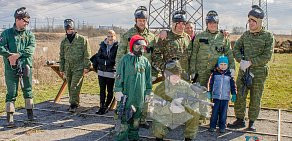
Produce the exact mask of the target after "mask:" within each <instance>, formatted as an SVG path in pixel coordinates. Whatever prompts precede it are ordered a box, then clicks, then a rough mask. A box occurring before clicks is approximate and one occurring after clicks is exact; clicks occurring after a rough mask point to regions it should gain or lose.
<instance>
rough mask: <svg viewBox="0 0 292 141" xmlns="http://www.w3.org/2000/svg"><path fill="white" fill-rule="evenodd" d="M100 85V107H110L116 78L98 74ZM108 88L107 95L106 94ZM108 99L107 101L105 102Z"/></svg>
mask: <svg viewBox="0 0 292 141" xmlns="http://www.w3.org/2000/svg"><path fill="white" fill-rule="evenodd" d="M98 81H99V87H100V107H106V108H107V107H108V106H109V105H110V104H111V102H112V99H113V88H114V83H115V79H114V78H108V77H103V76H98ZM106 89H107V95H106V92H105V91H106ZM105 99H106V102H105Z"/></svg>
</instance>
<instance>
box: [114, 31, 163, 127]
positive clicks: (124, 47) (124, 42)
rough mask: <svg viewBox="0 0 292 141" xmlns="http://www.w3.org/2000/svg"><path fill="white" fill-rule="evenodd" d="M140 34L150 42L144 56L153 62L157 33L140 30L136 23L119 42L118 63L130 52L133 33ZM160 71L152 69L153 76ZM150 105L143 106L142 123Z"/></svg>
mask: <svg viewBox="0 0 292 141" xmlns="http://www.w3.org/2000/svg"><path fill="white" fill-rule="evenodd" d="M136 34H138V35H140V36H142V37H143V38H144V39H145V40H146V41H147V42H148V46H147V52H144V53H143V56H145V57H146V58H147V59H148V61H149V62H150V64H151V60H152V58H151V54H152V51H153V48H154V46H153V45H154V42H155V39H154V38H155V35H154V34H153V33H151V32H150V31H149V29H147V28H145V29H144V31H142V32H139V29H138V27H137V26H136V25H135V26H134V27H132V28H131V29H129V30H128V31H127V32H126V33H124V34H123V35H122V36H121V41H120V44H119V48H118V51H117V56H116V64H119V62H120V60H121V58H122V57H123V56H124V55H125V54H127V53H128V52H129V42H130V39H131V37H132V36H133V35H136ZM157 75H158V72H156V71H155V70H152V76H156V77H157ZM148 105H149V103H145V104H144V107H143V112H142V118H141V123H145V122H146V117H147V112H148Z"/></svg>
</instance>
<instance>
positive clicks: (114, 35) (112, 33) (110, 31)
mask: <svg viewBox="0 0 292 141" xmlns="http://www.w3.org/2000/svg"><path fill="white" fill-rule="evenodd" d="M107 34H108V35H113V39H114V40H116V39H117V37H116V32H115V31H114V30H108V31H107Z"/></svg>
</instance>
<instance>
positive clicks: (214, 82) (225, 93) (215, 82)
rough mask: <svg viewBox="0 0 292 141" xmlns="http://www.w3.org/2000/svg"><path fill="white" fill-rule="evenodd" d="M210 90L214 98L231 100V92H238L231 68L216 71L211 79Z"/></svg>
mask: <svg viewBox="0 0 292 141" xmlns="http://www.w3.org/2000/svg"><path fill="white" fill-rule="evenodd" d="M209 91H210V92H211V93H212V98H213V99H219V100H230V92H231V94H236V86H235V82H234V78H233V77H231V72H230V70H229V69H227V70H225V71H222V70H216V71H214V72H213V73H212V74H211V76H210V79H209Z"/></svg>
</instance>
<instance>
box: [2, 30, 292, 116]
mask: <svg viewBox="0 0 292 141" xmlns="http://www.w3.org/2000/svg"><path fill="white" fill-rule="evenodd" d="M62 36H63V34H58V35H55V36H53V37H50V36H43V37H41V38H40V37H39V40H38V41H37V48H36V51H35V56H34V59H35V60H34V74H33V78H34V79H35V80H37V81H39V83H38V84H35V85H34V86H33V92H34V101H35V103H40V102H43V101H47V100H52V99H54V97H55V96H56V94H57V92H58V90H59V87H60V86H61V84H62V81H61V79H59V78H58V76H57V74H56V73H55V72H53V70H51V69H50V68H49V67H44V64H45V61H46V60H58V56H59V53H58V52H59V44H60V42H61V37H62ZM103 38H104V37H97V38H90V39H89V43H90V46H91V50H92V55H93V54H94V53H95V52H96V51H97V49H98V47H97V46H98V44H99V43H100V41H101V40H102V39H103ZM44 47H47V48H48V50H47V51H46V52H45V51H44ZM269 66H270V71H269V76H268V79H267V81H266V84H265V90H264V94H263V98H262V107H269V108H282V109H289V110H292V98H291V95H292V54H274V56H273V58H272V60H271V61H270V63H269ZM237 68H238V64H237ZM98 92H99V87H98V81H97V76H96V74H95V73H94V72H90V73H89V74H88V76H87V77H86V78H85V80H84V84H83V87H82V91H81V93H86V94H98ZM5 95H6V88H5V86H4V73H3V64H2V58H1V59H0V112H1V111H3V110H4V109H5ZM65 95H68V94H67V91H66V92H65ZM23 106H24V103H23V98H22V92H19V95H18V98H17V101H16V107H23Z"/></svg>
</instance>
